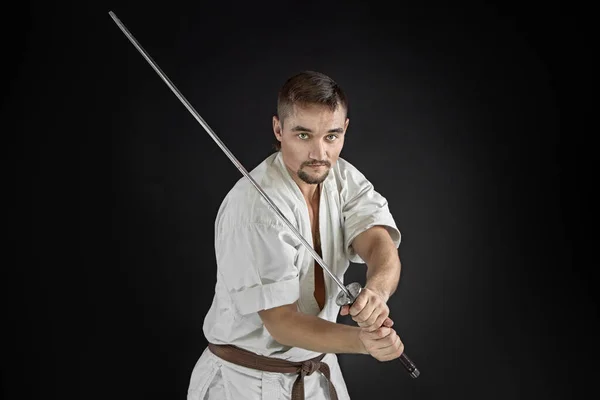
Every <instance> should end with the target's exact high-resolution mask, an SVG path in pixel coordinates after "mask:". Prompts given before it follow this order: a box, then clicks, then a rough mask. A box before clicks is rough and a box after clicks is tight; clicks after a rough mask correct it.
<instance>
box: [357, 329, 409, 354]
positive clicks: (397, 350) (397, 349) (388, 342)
mask: <svg viewBox="0 0 600 400" xmlns="http://www.w3.org/2000/svg"><path fill="white" fill-rule="evenodd" d="M358 337H359V338H360V341H361V342H362V344H363V346H364V347H365V350H366V351H367V353H369V354H370V355H371V356H373V357H374V358H375V359H377V360H379V361H390V360H394V359H396V358H398V357H400V355H401V354H402V352H403V351H404V344H403V343H402V341H401V340H400V336H398V334H396V331H395V330H393V329H392V328H388V327H386V326H382V327H381V328H379V329H377V330H375V331H373V332H369V331H367V330H366V329H364V328H361V330H360V333H359V334H358Z"/></svg>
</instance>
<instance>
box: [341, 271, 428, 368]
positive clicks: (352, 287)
mask: <svg viewBox="0 0 600 400" xmlns="http://www.w3.org/2000/svg"><path fill="white" fill-rule="evenodd" d="M346 289H347V290H348V293H350V296H348V295H347V294H346V293H345V292H340V293H339V294H338V296H337V298H336V299H335V303H336V304H337V305H338V306H340V307H341V306H345V305H351V304H352V303H354V300H356V298H357V297H358V295H359V294H360V292H361V290H362V286H361V285H360V283H358V282H353V283H351V284H349V285H348V286H346ZM398 360H399V361H400V363H402V365H403V366H404V368H406V370H407V371H408V373H409V374H410V376H411V377H412V378H417V377H418V376H419V375H420V374H421V372H420V371H419V370H418V369H417V366H416V365H415V363H413V362H412V360H411V359H410V358H408V356H407V355H406V353H405V352H403V353H402V354H400V357H399V358H398Z"/></svg>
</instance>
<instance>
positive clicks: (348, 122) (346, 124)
mask: <svg viewBox="0 0 600 400" xmlns="http://www.w3.org/2000/svg"><path fill="white" fill-rule="evenodd" d="M349 124H350V118H346V123H345V124H344V133H346V130H347V129H348V125H349Z"/></svg>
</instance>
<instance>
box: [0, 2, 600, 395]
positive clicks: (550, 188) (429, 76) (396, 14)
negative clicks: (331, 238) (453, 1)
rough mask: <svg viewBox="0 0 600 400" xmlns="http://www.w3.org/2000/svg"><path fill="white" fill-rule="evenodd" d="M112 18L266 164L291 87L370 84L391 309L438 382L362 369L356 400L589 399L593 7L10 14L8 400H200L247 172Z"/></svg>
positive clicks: (352, 381) (164, 5)
mask: <svg viewBox="0 0 600 400" xmlns="http://www.w3.org/2000/svg"><path fill="white" fill-rule="evenodd" d="M84 3H85V4H84ZM393 7H396V9H394V8H393ZM110 10H113V11H114V12H115V13H116V14H117V16H118V17H119V18H120V19H121V20H122V21H123V22H124V24H125V25H126V26H127V27H128V28H129V29H130V31H131V32H132V33H133V34H134V35H135V37H136V38H137V39H138V40H139V41H140V43H141V44H142V46H144V48H145V49H146V50H147V51H148V52H149V53H150V54H151V56H152V57H153V58H154V59H155V60H156V61H157V62H158V64H159V65H160V67H161V68H162V69H163V70H164V71H165V72H166V73H167V74H168V76H169V78H170V79H171V80H172V81H173V82H174V83H175V84H176V85H177V86H178V88H179V89H180V90H181V91H182V92H183V94H184V96H186V97H187V99H188V100H189V101H190V103H191V104H192V105H193V106H194V107H195V108H196V109H197V110H198V111H199V113H200V114H201V115H202V116H203V118H204V119H205V120H206V121H207V122H208V123H209V124H210V126H211V127H212V128H213V129H214V130H215V131H216V132H217V134H218V135H219V136H220V138H221V139H222V140H223V141H224V143H225V144H226V145H227V146H228V147H229V149H230V150H231V151H232V152H233V153H234V154H235V155H236V157H237V158H238V159H239V160H240V162H242V164H243V165H244V166H245V167H246V168H247V169H248V170H250V169H252V168H253V167H255V166H256V165H257V164H258V163H259V162H260V161H261V160H262V159H263V158H264V157H266V156H267V155H268V154H269V153H270V151H271V148H270V146H271V143H272V138H273V136H272V131H271V116H272V114H273V112H274V111H275V105H276V93H277V90H278V89H279V87H280V86H281V85H282V84H283V82H284V80H285V79H286V78H287V77H288V76H290V75H291V74H293V73H296V72H298V71H300V70H304V69H313V70H318V71H322V72H324V73H326V74H329V75H330V76H332V77H333V78H334V79H335V80H337V81H338V83H339V84H341V86H342V87H343V88H344V89H345V90H346V92H347V94H348V96H349V99H350V119H351V122H350V127H349V131H348V134H347V139H346V145H345V148H344V150H343V152H342V157H344V158H346V159H347V160H349V161H350V162H352V163H353V164H354V165H356V166H357V167H358V168H359V169H360V170H361V171H363V172H364V173H365V174H366V176H367V177H368V178H369V179H370V180H371V181H372V182H373V183H374V185H375V188H376V189H377V190H378V191H379V192H380V193H382V194H383V195H384V196H386V197H387V199H388V200H389V204H390V208H391V211H392V212H393V214H394V216H395V218H396V221H397V223H398V226H399V228H400V229H401V231H402V233H403V241H402V245H401V247H400V255H401V259H402V262H403V270H402V279H401V283H400V286H399V289H398V291H397V293H396V294H395V295H394V296H393V297H392V299H391V300H390V302H389V304H390V308H391V315H392V318H393V319H394V320H395V321H396V328H397V330H398V332H399V334H400V335H401V337H402V339H403V341H404V343H405V346H406V352H407V354H408V355H409V356H410V357H411V358H412V359H413V361H414V362H415V363H416V364H417V365H418V367H419V368H420V370H421V373H422V374H421V377H419V378H418V379H416V380H413V379H411V378H409V377H408V375H407V374H406V372H405V371H404V370H403V368H402V367H401V366H400V365H399V363H378V362H377V361H375V360H374V359H371V358H369V357H367V356H356V355H341V356H340V363H341V367H342V369H343V372H344V373H345V376H346V379H347V383H348V388H349V391H350V394H351V395H352V397H353V398H354V399H368V398H376V397H379V396H383V397H385V398H399V399H400V398H403V399H438V398H461V399H530V398H575V397H579V396H580V395H581V394H582V393H583V391H584V390H587V389H586V385H587V384H589V383H592V382H593V381H592V380H593V379H594V377H595V374H594V373H595V372H597V367H596V365H597V364H596V357H597V344H596V343H595V339H596V337H597V335H598V330H597V329H596V328H593V323H594V322H596V320H597V319H598V309H597V307H598V305H597V300H596V298H595V296H594V295H593V292H594V289H595V286H594V281H595V280H596V278H597V273H596V272H595V265H596V264H597V262H596V260H595V259H594V258H587V259H586V257H588V256H591V255H592V250H594V248H593V247H594V245H595V244H596V238H597V235H596V233H595V231H594V225H593V224H592V222H591V221H592V217H593V215H594V214H593V213H592V211H591V206H592V205H593V204H594V203H593V202H592V200H591V199H590V197H589V196H590V194H591V193H593V189H594V185H595V178H594V177H595V173H594V171H593V167H594V163H593V160H594V154H595V149H594V147H593V144H594V141H593V140H592V139H593V138H594V136H595V135H594V134H593V127H594V126H595V125H591V126H589V127H588V126H587V125H586V124H584V122H583V121H584V118H585V117H586V116H589V115H590V114H591V112H592V106H591V104H592V100H591V99H590V98H589V97H590V96H591V95H592V92H591V89H590V85H591V70H592V66H591V65H592V64H591V59H592V56H593V53H592V52H591V48H588V47H587V46H588V44H589V43H590V39H588V36H587V33H589V31H590V30H589V29H588V28H587V25H586V24H585V23H584V20H585V15H586V14H588V13H589V12H590V11H589V10H585V9H576V10H572V9H570V8H567V7H566V6H560V5H554V6H548V5H544V6H537V5H535V6H534V5H526V4H524V3H521V4H519V5H518V6H517V5H515V6H511V5H508V4H507V3H502V4H497V5H493V4H491V3H487V5H482V4H481V3H477V4H475V3H473V4H466V3H465V4H463V5H462V6H456V5H455V6H453V7H451V8H450V7H444V8H440V7H434V5H433V4H430V5H426V4H423V5H421V6H419V7H417V6H414V5H413V6H405V5H402V4H396V5H394V4H393V3H390V4H386V3H384V2H381V3H377V2H369V3H368V4H367V3H364V4H359V3H349V2H332V3H328V2H323V1H321V2H316V1H305V2H285V1H281V2H273V3H271V4H263V5H259V4H256V3H255V2H241V4H233V3H230V2H224V1H219V2H214V1H213V2H201V1H196V2H187V4H176V3H175V2H156V3H154V4H149V3H145V2H144V3H142V2H140V3H137V4H134V3H127V4H125V3H123V2H116V1H115V2H108V1H104V2H95V3H90V2H81V4H78V3H73V4H69V3H68V2H67V3H64V4H60V5H52V4H44V3H41V2H40V3H39V4H29V5H27V4H26V3H25V4H24V5H22V6H21V8H20V9H16V8H14V7H13V8H5V9H4V10H3V11H4V12H3V20H4V22H3V31H4V32H3V35H2V40H3V43H4V47H3V53H4V56H3V60H4V61H3V64H4V66H5V67H7V68H8V70H7V71H6V70H5V71H6V72H5V75H4V79H3V91H2V94H3V96H2V121H3V128H2V132H3V139H4V141H3V143H5V145H4V152H3V153H4V155H5V159H6V160H7V161H8V168H7V169H5V172H6V175H5V176H7V177H9V178H13V177H14V178H15V179H14V182H15V186H14V189H9V190H7V191H6V192H5V196H4V197H5V198H6V199H11V200H14V201H15V202H14V204H13V205H12V206H10V207H9V208H6V212H5V215H6V217H7V218H6V221H7V222H8V224H7V225H6V226H7V228H6V230H5V232H6V233H7V236H6V237H7V238H8V239H9V240H6V241H5V243H7V244H8V246H9V250H11V251H10V252H7V253H6V254H7V256H6V258H5V260H4V262H3V264H4V265H3V268H2V270H3V278H2V287H3V290H2V295H3V303H2V304H3V308H4V309H5V310H4V312H3V316H4V318H3V319H4V322H5V323H4V324H3V325H4V328H3V331H4V333H5V335H6V336H5V337H6V339H5V340H4V342H3V343H4V350H3V353H2V357H1V359H2V390H3V396H4V398H6V399H33V398H43V399H67V398H69V399H71V398H73V399H107V398H111V399H113V398H114V399H144V400H146V399H183V398H185V395H186V390H187V385H188V380H189V375H190V373H191V370H192V368H193V367H194V364H195V362H196V360H197V358H198V357H199V356H200V354H201V352H202V351H203V350H204V348H205V345H206V342H205V339H204V337H203V334H202V323H203V318H204V315H205V313H206V311H207V310H208V308H209V306H210V304H211V300H212V294H213V292H212V291H213V286H214V283H215V264H214V254H213V242H212V234H213V227H214V225H213V224H214V217H215V213H216V211H217V208H218V206H219V204H220V201H221V199H222V198H223V196H224V195H225V194H226V193H227V191H228V190H229V189H230V188H231V186H232V185H233V184H234V183H235V182H236V180H238V179H239V178H240V177H242V175H241V173H240V172H239V171H238V170H237V169H236V168H235V166H234V165H233V164H232V163H231V162H230V161H229V159H228V158H227V157H226V156H225V154H224V153H223V152H222V151H221V149H220V148H218V146H217V145H216V143H215V142H214V141H213V140H212V139H211V138H210V137H209V136H208V135H207V134H206V133H205V131H204V130H203V129H202V127H201V126H200V125H199V124H198V123H197V122H196V121H195V119H194V118H193V117H192V116H191V114H190V113H189V112H188V111H187V110H186V109H185V107H184V106H183V105H182V104H181V103H180V101H179V100H178V99H177V98H176V97H175V95H174V94H173V93H172V92H171V91H170V90H169V88H168V87H167V85H165V83H164V82H162V80H161V79H160V78H159V76H158V75H157V74H156V73H155V72H154V70H152V68H151V67H150V65H149V64H148V63H147V62H146V61H145V60H144V59H143V57H142V56H141V55H140V54H139V53H138V52H137V50H136V49H135V48H134V47H133V45H132V44H131V43H130V42H129V41H128V40H127V38H126V37H125V35H123V33H122V32H121V31H120V30H119V29H118V27H117V26H116V25H115V24H114V22H113V21H112V19H111V18H110V17H109V15H108V12H109V11H110ZM11 181H12V179H11ZM9 254H10V256H9ZM347 280H348V281H353V280H356V281H359V282H361V283H364V268H363V266H360V265H352V266H351V268H350V270H349V272H348V276H347ZM340 322H343V323H351V321H349V320H346V319H341V320H340Z"/></svg>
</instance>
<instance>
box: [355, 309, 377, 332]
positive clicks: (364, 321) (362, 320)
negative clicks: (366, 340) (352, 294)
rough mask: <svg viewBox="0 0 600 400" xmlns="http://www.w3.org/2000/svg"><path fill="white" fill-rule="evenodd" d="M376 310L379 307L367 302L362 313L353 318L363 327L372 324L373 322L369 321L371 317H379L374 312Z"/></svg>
mask: <svg viewBox="0 0 600 400" xmlns="http://www.w3.org/2000/svg"><path fill="white" fill-rule="evenodd" d="M376 311H377V309H376V308H375V307H373V306H371V305H369V303H367V305H366V306H365V308H363V310H362V311H361V312H360V313H358V314H357V315H356V316H355V317H353V318H352V319H353V320H354V321H356V323H357V324H358V326H360V327H361V328H365V327H367V326H371V324H370V323H369V320H370V319H371V318H376V317H377V315H376V314H375V315H374V313H375V312H376ZM378 328H379V327H378Z"/></svg>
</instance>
